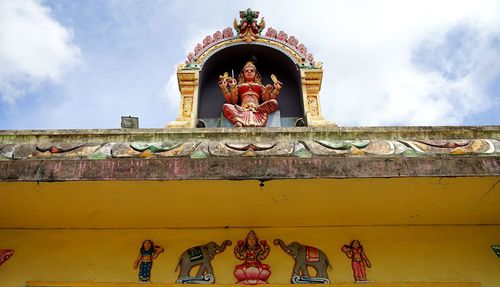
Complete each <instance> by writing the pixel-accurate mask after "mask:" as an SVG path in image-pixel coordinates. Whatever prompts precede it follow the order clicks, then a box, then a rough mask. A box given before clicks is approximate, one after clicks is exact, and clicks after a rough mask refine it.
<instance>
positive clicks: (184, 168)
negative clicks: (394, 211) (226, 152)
mask: <svg viewBox="0 0 500 287" xmlns="http://www.w3.org/2000/svg"><path fill="white" fill-rule="evenodd" d="M426 176H428V177H467V176H500V157H494V158H492V157H470V156H464V157H420V158H415V157H410V158H404V157H399V158H381V157H376V158H369V157H351V158H345V157H320V158H291V157H270V158H259V157H242V158H232V157H223V158H204V159H191V158H162V159H106V160H20V161H0V180H1V181H40V182H45V181H47V182H51V181H86V180H172V179H175V180H187V179H232V180H245V179H257V180H267V179H291V178H304V179H305V178H368V177H376V178H389V177H426Z"/></svg>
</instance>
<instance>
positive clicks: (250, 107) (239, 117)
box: [219, 61, 283, 127]
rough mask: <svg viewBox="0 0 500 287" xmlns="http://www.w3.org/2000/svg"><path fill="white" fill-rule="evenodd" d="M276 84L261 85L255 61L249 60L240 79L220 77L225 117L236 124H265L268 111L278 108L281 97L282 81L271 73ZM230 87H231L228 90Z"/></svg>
mask: <svg viewBox="0 0 500 287" xmlns="http://www.w3.org/2000/svg"><path fill="white" fill-rule="evenodd" d="M271 80H272V81H273V85H271V84H268V85H266V86H264V85H263V84H262V77H261V75H260V73H259V72H258V71H257V68H256V67H255V64H254V63H253V62H251V61H249V62H247V63H246V64H245V66H244V67H243V69H242V70H241V72H240V74H239V75H238V80H236V79H234V78H231V77H228V74H227V73H224V75H222V76H220V77H219V87H220V89H221V92H222V93H223V94H224V98H225V99H226V103H225V104H224V105H223V106H222V111H223V113H224V116H225V117H226V118H227V119H228V120H229V121H230V122H231V123H232V124H233V125H234V126H235V127H265V126H266V124H267V120H268V118H269V114H270V113H273V112H275V111H277V110H278V101H277V100H276V98H277V97H278V95H279V93H280V90H281V87H282V85H283V83H281V82H280V81H278V79H277V78H276V76H275V75H271ZM228 86H229V89H228Z"/></svg>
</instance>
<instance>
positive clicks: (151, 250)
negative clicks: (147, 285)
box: [134, 239, 165, 282]
mask: <svg viewBox="0 0 500 287" xmlns="http://www.w3.org/2000/svg"><path fill="white" fill-rule="evenodd" d="M163 251H165V249H163V247H161V246H159V245H155V244H154V243H153V241H151V240H149V239H147V240H144V242H142V246H141V249H140V250H139V256H137V259H136V260H135V262H134V269H137V268H139V282H151V268H152V267H153V260H155V259H156V258H158V255H160V253H162V252H163Z"/></svg>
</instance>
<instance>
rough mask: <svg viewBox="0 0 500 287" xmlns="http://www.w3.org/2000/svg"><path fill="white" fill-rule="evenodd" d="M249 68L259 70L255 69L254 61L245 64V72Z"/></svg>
mask: <svg viewBox="0 0 500 287" xmlns="http://www.w3.org/2000/svg"><path fill="white" fill-rule="evenodd" d="M248 67H252V68H254V69H257V67H255V64H254V63H253V62H252V61H248V62H247V63H246V64H245V66H243V70H244V69H245V68H248Z"/></svg>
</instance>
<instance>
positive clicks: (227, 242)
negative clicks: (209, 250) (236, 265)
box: [215, 240, 232, 253]
mask: <svg viewBox="0 0 500 287" xmlns="http://www.w3.org/2000/svg"><path fill="white" fill-rule="evenodd" d="M231 244H232V242H231V240H224V241H223V242H222V244H221V245H220V246H219V245H217V246H216V247H215V251H216V252H217V253H221V252H224V250H226V246H231Z"/></svg>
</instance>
